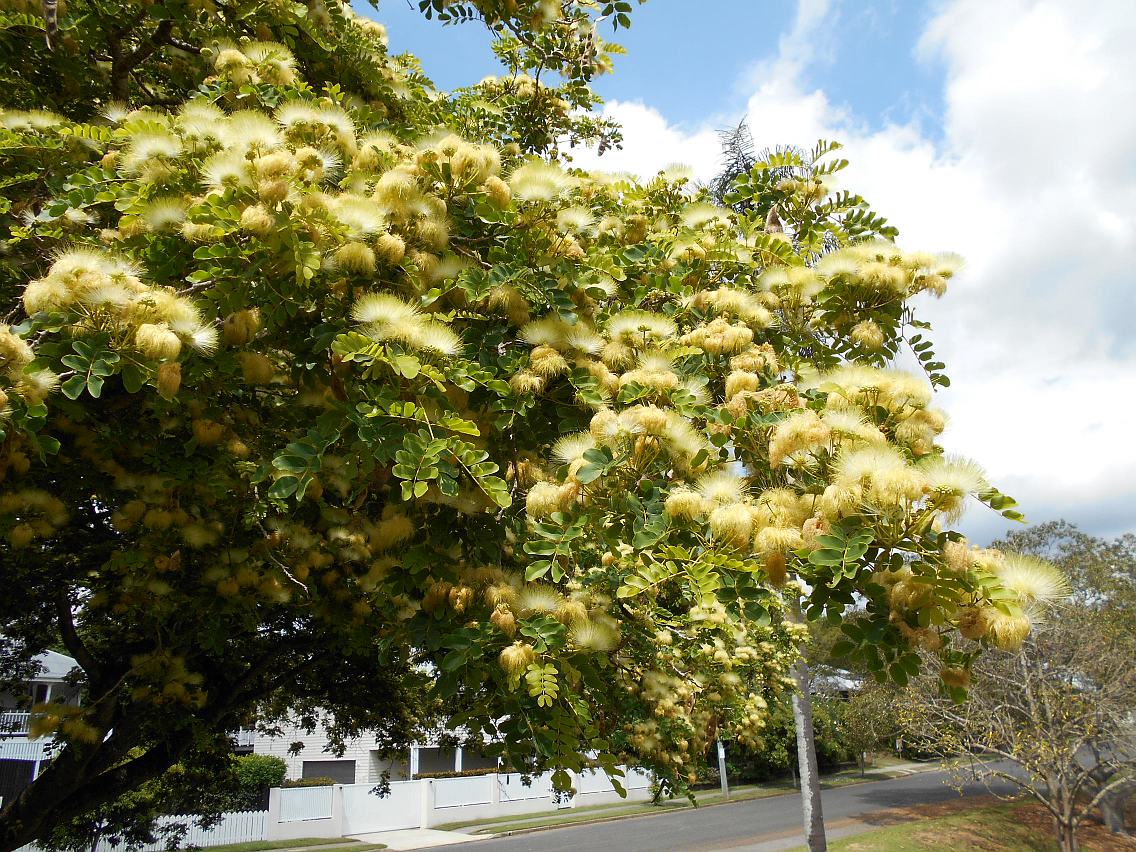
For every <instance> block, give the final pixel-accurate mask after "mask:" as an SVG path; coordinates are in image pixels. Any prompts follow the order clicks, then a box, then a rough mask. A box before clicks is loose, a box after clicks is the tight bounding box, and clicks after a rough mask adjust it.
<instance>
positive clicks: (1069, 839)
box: [1054, 818, 1080, 852]
mask: <svg viewBox="0 0 1136 852" xmlns="http://www.w3.org/2000/svg"><path fill="white" fill-rule="evenodd" d="M1054 822H1055V823H1056V824H1057V845H1058V847H1059V848H1060V849H1061V852H1077V850H1078V849H1080V845H1079V844H1078V843H1077V829H1076V827H1075V826H1074V825H1073V824H1072V822H1071V821H1069V820H1066V819H1060V818H1055V819H1054Z"/></svg>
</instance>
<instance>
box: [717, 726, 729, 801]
mask: <svg viewBox="0 0 1136 852" xmlns="http://www.w3.org/2000/svg"><path fill="white" fill-rule="evenodd" d="M718 777H719V778H721V779H722V796H723V797H724V798H726V799H728V798H730V782H729V781H728V780H726V747H725V746H724V745H722V741H721V740H718Z"/></svg>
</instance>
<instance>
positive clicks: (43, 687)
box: [28, 683, 51, 705]
mask: <svg viewBox="0 0 1136 852" xmlns="http://www.w3.org/2000/svg"><path fill="white" fill-rule="evenodd" d="M28 692H29V693H30V694H31V696H32V704H33V705H34V704H46V703H47V699H48V696H49V695H51V686H50V685H49V684H46V683H31V684H28Z"/></svg>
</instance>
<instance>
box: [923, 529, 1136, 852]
mask: <svg viewBox="0 0 1136 852" xmlns="http://www.w3.org/2000/svg"><path fill="white" fill-rule="evenodd" d="M1012 543H1013V544H1014V545H1016V546H1017V547H1019V548H1021V549H1022V550H1028V551H1032V552H1039V553H1045V554H1046V555H1047V556H1049V557H1051V558H1053V559H1054V560H1055V561H1056V562H1057V563H1058V564H1060V565H1062V566H1063V567H1065V568H1066V569H1067V570H1068V571H1069V573H1070V575H1071V576H1074V577H1078V578H1079V579H1080V581H1081V585H1080V586H1079V587H1078V593H1077V596H1076V598H1075V599H1073V600H1072V601H1071V602H1069V603H1068V604H1066V605H1064V606H1062V607H1061V608H1060V609H1057V610H1055V611H1054V612H1052V613H1051V614H1050V616H1049V617H1048V618H1047V619H1046V621H1045V623H1044V624H1043V625H1042V626H1040V627H1038V628H1036V629H1035V631H1034V633H1033V634H1032V635H1031V636H1030V637H1029V638H1028V639H1025V640H1024V642H1023V644H1022V646H1021V648H1020V649H1019V650H1018V651H1017V652H1016V653H1014V654H1005V655H984V656H982V657H980V658H978V660H977V662H975V663H974V665H973V668H972V674H971V673H970V672H968V671H966V670H965V669H964V668H961V667H951V668H947V669H944V670H943V671H942V673H941V674H942V681H943V682H945V683H947V684H950V685H952V686H953V687H954V688H956V689H962V688H966V689H967V691H968V697H967V699H966V700H965V701H963V702H961V703H959V702H956V701H954V700H952V699H951V698H949V697H946V696H944V695H942V694H941V688H940V687H937V686H936V685H935V684H932V683H930V682H929V680H927V679H925V678H921V679H920V681H919V690H918V691H917V692H916V693H915V694H914V695H913V696H912V699H913V700H912V701H907V702H904V703H903V704H902V705H901V706H903V707H904V711H905V712H904V714H903V717H902V721H903V724H904V727H905V731H906V734H905V736H906V737H907V738H908V739H910V740H913V741H914V743H915V744H916V745H917V747H920V748H924V749H927V750H929V751H932V752H933V753H935V754H938V755H940V756H943V757H944V758H950V757H954V756H957V755H964V756H965V757H966V759H967V761H968V762H967V763H966V764H965V768H966V770H967V772H968V773H969V774H971V775H975V776H977V777H980V778H986V779H992V780H997V781H1004V782H1009V783H1010V784H1012V785H1013V786H1014V787H1016V788H1017V789H1018V790H1019V791H1020V792H1021V793H1022V794H1024V795H1026V796H1029V797H1031V798H1033V799H1035V800H1037V801H1038V802H1040V803H1041V804H1042V805H1043V806H1044V807H1045V808H1046V809H1047V810H1048V811H1049V813H1050V814H1051V815H1052V817H1053V820H1054V824H1055V827H1056V833H1057V838H1058V841H1059V843H1060V845H1061V848H1062V849H1076V848H1077V828H1078V826H1079V825H1080V824H1081V823H1082V822H1083V821H1084V820H1085V819H1086V818H1087V817H1088V816H1089V815H1091V814H1092V813H1093V811H1094V810H1095V809H1096V808H1097V807H1098V806H1100V805H1102V804H1103V805H1105V809H1106V810H1107V809H1108V806H1109V805H1110V804H1113V800H1114V799H1116V798H1117V797H1118V796H1117V794H1120V793H1127V792H1128V791H1129V790H1130V789H1131V788H1132V785H1133V782H1134V781H1136V744H1134V741H1133V728H1132V722H1131V712H1132V707H1133V706H1134V703H1136V674H1134V673H1133V671H1132V667H1131V664H1130V663H1131V660H1132V659H1133V654H1134V653H1136V641H1134V639H1133V636H1134V634H1133V631H1132V625H1131V623H1130V622H1127V623H1126V622H1125V615H1124V614H1125V613H1126V609H1125V603H1124V590H1128V589H1130V583H1129V580H1128V579H1127V578H1130V577H1131V575H1132V567H1133V565H1134V564H1136V563H1133V562H1132V559H1131V550H1130V549H1129V544H1130V543H1129V542H1128V540H1127V537H1126V538H1124V539H1121V540H1119V541H1116V542H1105V541H1102V540H1100V539H1094V538H1093V537H1091V536H1086V535H1084V534H1083V533H1080V532H1079V531H1078V530H1076V528H1075V527H1072V526H1071V525H1069V524H1066V523H1063V522H1055V523H1049V524H1043V525H1040V526H1038V527H1037V528H1035V529H1033V530H1029V531H1027V532H1025V533H1021V534H1017V535H1015V536H1014V537H1013V538H1012ZM1094 578H1095V582H1094ZM1106 590H1107V591H1106ZM1127 612H1130V610H1129V611H1127ZM958 653H959V654H960V655H963V656H965V655H966V651H965V650H962V649H960V650H959V651H958ZM960 659H961V657H956V658H955V660H954V662H956V663H957V662H958V661H959V660H960ZM991 756H993V757H994V759H995V760H997V759H1001V760H1004V761H1007V762H1008V763H1009V764H1010V765H1009V768H1001V767H999V766H998V765H996V764H995V765H991V761H990V758H991ZM1118 812H1119V813H1120V817H1119V820H1118V819H1117V814H1118ZM1106 816H1111V819H1110V822H1111V824H1112V827H1113V828H1122V827H1123V816H1122V807H1121V808H1115V807H1114V808H1113V809H1112V811H1111V814H1106Z"/></svg>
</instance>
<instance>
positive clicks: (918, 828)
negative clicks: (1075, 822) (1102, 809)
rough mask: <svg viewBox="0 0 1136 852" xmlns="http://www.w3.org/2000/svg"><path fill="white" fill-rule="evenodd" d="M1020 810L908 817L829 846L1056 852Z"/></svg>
mask: <svg viewBox="0 0 1136 852" xmlns="http://www.w3.org/2000/svg"><path fill="white" fill-rule="evenodd" d="M1022 808H1023V805H1022V804H1021V803H1012V804H998V805H991V806H987V807H982V808H974V809H972V810H963V811H960V812H958V813H953V814H950V815H948V816H940V817H931V818H929V819H919V818H918V817H914V818H913V817H911V816H907V817H906V818H905V821H903V822H900V823H898V824H896V825H888V826H886V827H882V828H877V829H873V830H871V831H867V832H864V833H861V834H854V835H851V836H849V837H842V838H838V839H835V840H831V841H829V843H828V848H829V849H830V850H831V852H947V850H950V852H954V850H959V849H972V850H990V852H993V851H994V850H1011V849H1022V850H1025V849H1029V850H1049V849H1055V848H1056V844H1055V843H1054V840H1053V833H1052V830H1051V829H1050V828H1049V827H1048V825H1047V824H1046V822H1045V821H1039V820H1036V819H1030V820H1027V819H1023V815H1024V813H1023V811H1022ZM898 818H900V817H895V819H898ZM1087 848H1092V847H1087ZM792 852H805V847H803V846H801V847H798V848H797V849H794V850H792Z"/></svg>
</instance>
